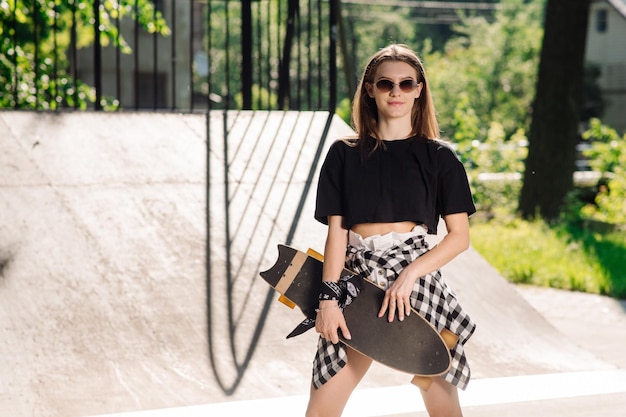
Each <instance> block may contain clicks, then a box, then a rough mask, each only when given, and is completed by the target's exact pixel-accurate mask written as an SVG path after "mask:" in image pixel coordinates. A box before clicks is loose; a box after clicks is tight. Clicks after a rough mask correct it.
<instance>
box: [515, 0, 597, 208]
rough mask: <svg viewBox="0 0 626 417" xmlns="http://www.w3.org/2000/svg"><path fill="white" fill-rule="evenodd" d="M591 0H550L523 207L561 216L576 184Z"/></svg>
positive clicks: (526, 170) (520, 205)
mask: <svg viewBox="0 0 626 417" xmlns="http://www.w3.org/2000/svg"><path fill="white" fill-rule="evenodd" d="M590 2H591V0H548V1H547V5H546V12H545V24H544V36H543V44H542V49H541V57H540V63H539V74H538V79H537V88H536V93H535V103H534V106H533V115H532V116H533V117H532V122H531V126H530V134H529V148H528V157H527V158H526V169H525V172H524V183H523V186H522V191H521V194H520V201H519V210H520V214H521V215H522V217H523V218H526V219H528V218H532V217H534V216H536V215H539V216H541V217H543V218H545V219H548V220H550V219H554V218H556V217H558V215H559V214H560V211H561V205H562V203H563V200H564V197H565V196H566V194H567V193H568V192H569V191H570V190H572V188H573V173H574V169H575V162H576V145H577V143H578V141H579V132H578V126H579V117H580V107H581V99H582V86H583V70H584V57H585V43H586V38H587V23H588V16H589V9H590Z"/></svg>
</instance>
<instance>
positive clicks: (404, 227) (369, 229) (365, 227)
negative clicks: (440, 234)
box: [350, 221, 417, 239]
mask: <svg viewBox="0 0 626 417" xmlns="http://www.w3.org/2000/svg"><path fill="white" fill-rule="evenodd" d="M415 226H417V223H415V222H408V221H407V222H395V223H359V224H355V225H352V227H351V228H350V230H352V231H353V232H354V233H356V234H358V235H361V237H362V238H364V239H365V238H368V237H370V236H374V235H385V234H387V233H391V232H397V233H407V232H410V231H411V230H413V228H414V227H415Z"/></svg>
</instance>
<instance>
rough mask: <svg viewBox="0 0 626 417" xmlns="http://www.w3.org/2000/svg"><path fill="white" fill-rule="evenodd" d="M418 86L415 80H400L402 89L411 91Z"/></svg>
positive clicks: (406, 91) (407, 91)
mask: <svg viewBox="0 0 626 417" xmlns="http://www.w3.org/2000/svg"><path fill="white" fill-rule="evenodd" d="M416 88H417V83H416V82H415V81H413V80H404V81H402V82H400V90H402V91H404V92H405V93H410V92H411V91H413V90H415V89H416Z"/></svg>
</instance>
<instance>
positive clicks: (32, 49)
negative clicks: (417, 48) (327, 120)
mask: <svg viewBox="0 0 626 417" xmlns="http://www.w3.org/2000/svg"><path fill="white" fill-rule="evenodd" d="M337 10H338V0H155V1H148V0H126V1H121V0H118V1H112V2H110V1H99V0H94V1H77V0H21V1H20V0H8V1H3V2H0V20H1V21H0V23H1V24H2V26H0V108H5V109H31V110H32V109H36V110H63V109H95V110H103V109H104V110H119V109H121V110H152V111H154V110H163V111H180V112H192V111H198V110H200V111H201V110H206V109H209V108H211V109H219V108H224V109H266V110H274V109H279V110H285V109H290V110H333V109H334V107H335V102H336V100H337V99H336V90H337V87H336V78H337V77H336V71H337V70H336V37H335V34H336V32H337V30H336V26H337ZM163 22H164V23H165V25H162V23H163Z"/></svg>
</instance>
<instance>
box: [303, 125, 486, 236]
mask: <svg viewBox="0 0 626 417" xmlns="http://www.w3.org/2000/svg"><path fill="white" fill-rule="evenodd" d="M475 211H476V208H475V207H474V202H473V200H472V194H471V191H470V187H469V183H468V180H467V174H466V173H465V168H464V167H463V164H462V163H461V161H460V160H459V159H458V157H457V155H456V154H455V152H454V150H453V149H452V148H451V147H450V146H448V145H447V144H445V143H444V142H442V141H437V140H430V139H424V138H419V137H413V138H409V139H401V140H392V141H383V144H382V145H381V146H379V147H378V148H377V149H376V151H375V152H374V153H373V154H372V155H371V156H370V157H369V158H368V159H366V160H365V161H362V159H361V153H360V149H359V148H358V147H356V146H351V145H350V144H349V143H347V142H346V141H343V140H340V141H337V142H335V143H333V144H332V145H331V147H330V149H329V151H328V154H327V155H326V160H325V161H324V164H323V165H322V169H321V172H320V177H319V183H318V188H317V201H316V207H315V218H316V219H317V220H318V221H320V222H322V223H324V224H328V216H332V215H339V216H343V227H345V228H346V229H349V228H350V227H351V226H352V225H354V224H359V223H388V222H399V221H414V222H417V223H418V224H424V225H426V227H427V228H428V233H430V234H436V233H437V223H438V221H439V217H440V216H444V215H447V214H454V213H464V212H465V213H467V214H468V215H471V214H473V213H474V212H475Z"/></svg>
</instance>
